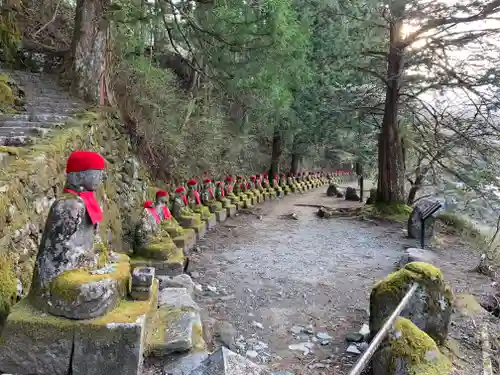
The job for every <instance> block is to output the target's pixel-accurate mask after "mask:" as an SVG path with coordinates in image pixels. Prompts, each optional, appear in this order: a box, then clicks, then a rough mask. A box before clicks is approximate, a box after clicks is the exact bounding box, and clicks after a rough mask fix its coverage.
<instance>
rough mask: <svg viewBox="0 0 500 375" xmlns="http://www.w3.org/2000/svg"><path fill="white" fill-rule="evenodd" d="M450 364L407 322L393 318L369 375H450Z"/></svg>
mask: <svg viewBox="0 0 500 375" xmlns="http://www.w3.org/2000/svg"><path fill="white" fill-rule="evenodd" d="M452 373H453V371H452V366H451V363H450V361H449V360H448V359H447V358H446V357H445V356H444V355H443V354H441V352H440V351H439V349H438V347H437V345H436V343H435V342H434V340H432V338H431V337H429V336H428V335H427V334H426V333H425V332H423V331H421V330H420V329H418V328H417V326H415V325H414V324H413V323H412V322H411V321H410V320H408V319H405V318H397V320H396V321H395V323H394V327H393V331H392V332H391V333H390V334H389V336H388V338H387V339H386V341H385V342H384V343H383V344H382V346H381V348H380V349H379V350H378V351H377V352H376V353H375V356H374V358H373V361H372V374H373V375H429V374H439V375H451V374H452Z"/></svg>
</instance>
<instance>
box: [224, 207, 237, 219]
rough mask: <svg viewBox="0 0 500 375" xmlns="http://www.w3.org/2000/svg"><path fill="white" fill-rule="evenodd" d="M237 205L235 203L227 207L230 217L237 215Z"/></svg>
mask: <svg viewBox="0 0 500 375" xmlns="http://www.w3.org/2000/svg"><path fill="white" fill-rule="evenodd" d="M236 211H237V207H236V206H235V205H233V206H232V207H226V212H227V216H228V217H233V216H234V215H236Z"/></svg>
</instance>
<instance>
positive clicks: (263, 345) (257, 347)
mask: <svg viewBox="0 0 500 375" xmlns="http://www.w3.org/2000/svg"><path fill="white" fill-rule="evenodd" d="M267 348H269V345H267V344H266V343H265V342H262V341H258V342H257V344H256V345H254V347H253V349H254V350H257V351H259V350H264V349H267Z"/></svg>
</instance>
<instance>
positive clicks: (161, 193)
mask: <svg viewBox="0 0 500 375" xmlns="http://www.w3.org/2000/svg"><path fill="white" fill-rule="evenodd" d="M158 197H168V192H166V191H165V190H158V191H157V192H156V198H158Z"/></svg>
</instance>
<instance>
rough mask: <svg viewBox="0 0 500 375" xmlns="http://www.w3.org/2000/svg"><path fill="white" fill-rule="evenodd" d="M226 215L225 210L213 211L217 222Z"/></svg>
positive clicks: (220, 221)
mask: <svg viewBox="0 0 500 375" xmlns="http://www.w3.org/2000/svg"><path fill="white" fill-rule="evenodd" d="M227 216H228V215H227V211H226V210H220V211H216V212H215V218H216V219H217V222H218V223H222V222H224V221H226V218H227Z"/></svg>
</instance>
